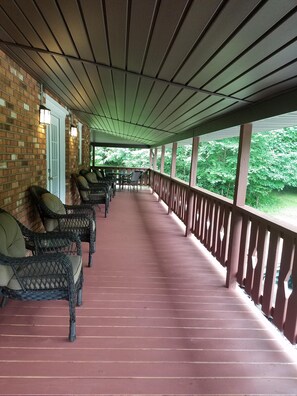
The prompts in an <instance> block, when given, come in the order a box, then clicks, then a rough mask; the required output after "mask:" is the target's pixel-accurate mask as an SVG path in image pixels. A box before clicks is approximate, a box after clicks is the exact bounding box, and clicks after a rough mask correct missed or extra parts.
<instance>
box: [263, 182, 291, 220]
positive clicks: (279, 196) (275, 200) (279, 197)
mask: <svg viewBox="0 0 297 396" xmlns="http://www.w3.org/2000/svg"><path fill="white" fill-rule="evenodd" d="M259 210H261V211H263V212H265V213H267V214H270V215H271V216H274V217H277V218H278V219H281V220H284V221H286V222H289V223H291V224H293V225H297V189H295V190H292V191H281V192H273V193H271V195H270V197H269V203H268V204H266V205H262V206H261V207H259Z"/></svg>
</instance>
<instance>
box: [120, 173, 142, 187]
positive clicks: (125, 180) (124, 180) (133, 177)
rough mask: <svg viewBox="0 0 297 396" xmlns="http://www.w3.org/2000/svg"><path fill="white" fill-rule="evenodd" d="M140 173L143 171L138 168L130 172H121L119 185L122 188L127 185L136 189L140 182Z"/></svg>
mask: <svg viewBox="0 0 297 396" xmlns="http://www.w3.org/2000/svg"><path fill="white" fill-rule="evenodd" d="M142 174H143V171H140V170H134V171H133V172H131V173H128V174H127V173H124V174H122V175H121V178H120V185H121V187H122V189H123V188H124V186H125V185H126V186H128V188H131V187H133V188H134V187H136V189H138V186H139V185H140V183H141V178H142Z"/></svg>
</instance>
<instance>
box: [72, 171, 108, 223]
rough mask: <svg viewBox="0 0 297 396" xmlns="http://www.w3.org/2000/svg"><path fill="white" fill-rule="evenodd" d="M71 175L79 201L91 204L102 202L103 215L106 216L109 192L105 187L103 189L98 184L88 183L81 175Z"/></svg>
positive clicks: (95, 204)
mask: <svg viewBox="0 0 297 396" xmlns="http://www.w3.org/2000/svg"><path fill="white" fill-rule="evenodd" d="M72 177H73V178H74V180H75V184H76V187H77V189H78V192H79V196H80V199H81V202H82V203H83V204H85V205H91V206H97V205H98V206H99V205H100V204H103V205H104V206H105V212H104V215H105V217H107V213H108V211H109V193H108V192H107V191H106V189H105V188H104V189H103V188H102V187H100V185H99V186H96V185H95V186H94V185H90V183H89V182H88V181H87V179H86V178H85V177H84V176H82V175H77V174H73V175H72Z"/></svg>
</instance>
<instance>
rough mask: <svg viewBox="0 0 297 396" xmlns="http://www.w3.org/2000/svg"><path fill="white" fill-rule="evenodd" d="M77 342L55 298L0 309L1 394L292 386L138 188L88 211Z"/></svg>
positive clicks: (217, 282)
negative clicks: (87, 260) (91, 242)
mask: <svg viewBox="0 0 297 396" xmlns="http://www.w3.org/2000/svg"><path fill="white" fill-rule="evenodd" d="M84 272H85V284H84V303H83V306H82V307H80V308H77V340H76V341H75V342H74V343H69V342H68V341H67V333H68V307H67V303H66V302H65V301H58V302H56V301H51V302H27V303H25V302H14V301H12V302H9V304H8V305H7V306H6V307H5V308H4V309H2V310H0V334H1V336H0V360H1V372H0V394H1V395H229V396H231V395H297V366H296V363H294V362H293V360H292V359H291V358H290V357H289V356H288V354H287V352H285V351H284V347H283V345H282V343H281V342H280V341H279V337H277V336H276V335H275V334H274V332H273V331H271V327H270V325H268V326H266V325H265V324H263V322H262V321H261V320H259V315H257V314H256V313H254V312H253V310H251V309H250V306H249V304H248V303H247V302H245V300H244V299H243V298H242V297H241V296H240V294H239V293H238V292H236V291H231V290H228V289H226V288H225V287H224V279H223V277H222V276H221V275H220V274H219V273H218V272H217V271H216V269H215V267H214V266H213V264H212V263H211V261H210V260H209V259H208V258H207V256H205V255H204V253H203V252H202V251H201V250H199V249H198V248H197V246H195V245H194V243H193V241H192V240H191V239H189V238H185V237H184V236H183V233H182V231H181V229H180V228H179V227H178V226H177V224H176V223H175V221H174V219H173V218H172V217H171V216H168V215H167V214H166V210H164V208H163V207H162V205H161V204H160V203H159V202H157V199H156V197H155V196H153V195H152V194H150V193H149V191H148V190H140V191H139V192H129V191H127V190H125V191H120V192H118V193H117V196H116V197H115V199H114V200H113V201H112V203H111V210H110V214H109V216H108V218H107V219H105V218H103V214H102V212H98V234H97V252H96V254H95V255H94V260H93V267H92V268H85V271H84Z"/></svg>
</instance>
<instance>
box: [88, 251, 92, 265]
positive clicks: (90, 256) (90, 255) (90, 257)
mask: <svg viewBox="0 0 297 396" xmlns="http://www.w3.org/2000/svg"><path fill="white" fill-rule="evenodd" d="M88 267H92V253H91V252H89V262H88Z"/></svg>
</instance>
